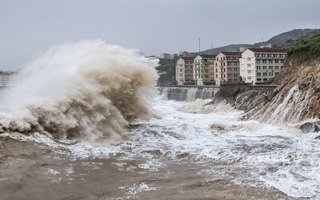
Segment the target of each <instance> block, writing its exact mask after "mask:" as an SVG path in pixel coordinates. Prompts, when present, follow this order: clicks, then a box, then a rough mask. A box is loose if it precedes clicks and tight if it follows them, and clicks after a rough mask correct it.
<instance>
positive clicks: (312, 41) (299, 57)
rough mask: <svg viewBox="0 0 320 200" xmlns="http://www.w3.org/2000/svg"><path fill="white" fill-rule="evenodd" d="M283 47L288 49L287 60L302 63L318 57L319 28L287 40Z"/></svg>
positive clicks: (319, 54)
mask: <svg viewBox="0 0 320 200" xmlns="http://www.w3.org/2000/svg"><path fill="white" fill-rule="evenodd" d="M284 48H286V49H288V60H292V59H294V60H295V62H298V63H302V62H305V61H309V60H313V59H316V58H319V57H320V29H317V30H315V31H312V32H310V33H308V34H307V35H306V36H304V37H302V38H300V39H298V40H293V41H290V42H288V43H287V44H286V45H285V46H284Z"/></svg>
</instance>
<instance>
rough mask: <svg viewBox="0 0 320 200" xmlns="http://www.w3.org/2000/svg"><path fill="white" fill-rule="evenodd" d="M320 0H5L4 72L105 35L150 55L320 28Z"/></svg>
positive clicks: (0, 44) (0, 46) (0, 1)
mask: <svg viewBox="0 0 320 200" xmlns="http://www.w3.org/2000/svg"><path fill="white" fill-rule="evenodd" d="M319 9H320V1H319V0H0V27H1V29H0V70H7V69H15V68H18V67H20V66H21V65H23V64H25V63H27V62H28V61H30V60H31V59H32V58H34V57H36V56H37V55H39V54H40V53H41V52H42V51H44V50H46V49H48V48H49V47H50V46H51V45H56V44H62V43H64V42H66V41H78V40H83V39H85V40H88V39H103V40H104V41H106V43H110V44H118V45H120V46H123V47H127V48H134V49H139V50H140V51H142V52H144V53H145V54H146V55H160V54H161V53H164V52H168V53H178V52H179V51H181V50H186V51H197V50H198V38H201V50H205V49H209V48H211V45H213V46H214V47H219V46H224V45H228V44H234V43H255V42H260V41H261V40H262V38H263V39H264V40H268V39H269V38H271V37H272V36H274V35H277V34H279V33H282V32H285V31H290V30H292V29H297V28H320V11H319Z"/></svg>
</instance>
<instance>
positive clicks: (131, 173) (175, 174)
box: [0, 137, 294, 200]
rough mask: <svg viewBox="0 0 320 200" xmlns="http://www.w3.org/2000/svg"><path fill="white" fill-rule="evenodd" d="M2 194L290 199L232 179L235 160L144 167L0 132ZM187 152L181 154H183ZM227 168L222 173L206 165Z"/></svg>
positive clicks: (74, 199)
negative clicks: (78, 155) (79, 154)
mask: <svg viewBox="0 0 320 200" xmlns="http://www.w3.org/2000/svg"><path fill="white" fill-rule="evenodd" d="M0 145H1V146H0V147H1V149H0V156H1V157H0V171H1V174H0V199H1V200H18V199H21V200H22V199H33V200H36V199H39V200H40V199H56V200H58V199H59V200H62V199H64V200H67V199H68V200H79V199H86V200H95V199H294V198H290V197H288V196H287V195H286V194H284V193H282V192H280V191H279V190H277V189H275V188H272V187H271V188H265V187H263V186H262V184H260V185H259V182H256V183H254V184H252V186H249V185H250V184H244V185H243V186H242V185H241V184H240V185H239V184H235V183H234V182H233V181H234V180H235V179H236V178H238V177H240V176H243V174H242V173H248V172H241V171H238V170H239V168H237V165H236V163H231V164H225V165H223V164H216V165H214V163H207V164H202V165H199V164H195V163H193V162H192V161H188V159H180V160H177V162H175V161H166V160H164V158H163V156H161V155H156V154H157V152H154V154H155V156H157V157H158V159H159V160H162V161H163V162H167V163H166V165H165V167H163V168H161V167H160V168H159V169H156V170H152V169H146V168H144V167H143V163H144V160H141V158H139V157H136V158H135V159H134V160H128V159H127V160H122V159H121V158H120V157H117V156H114V157H110V158H108V159H75V158H73V157H72V156H68V152H67V151H65V150H62V149H60V153H56V152H57V150H56V149H55V150H53V149H50V148H48V147H47V146H45V145H41V144H37V143H34V142H28V141H23V142H22V141H17V140H14V139H11V138H9V137H1V141H0ZM184 156H185V155H181V158H183V157H184ZM212 168H215V169H216V170H219V168H224V169H227V171H228V174H227V176H225V177H221V176H219V175H217V176H215V174H214V173H213V174H212V173H211V174H208V173H206V171H208V170H209V169H212Z"/></svg>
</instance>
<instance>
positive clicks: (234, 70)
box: [214, 52, 241, 85]
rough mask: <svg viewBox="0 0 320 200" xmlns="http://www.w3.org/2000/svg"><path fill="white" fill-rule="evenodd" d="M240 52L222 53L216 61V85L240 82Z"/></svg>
mask: <svg viewBox="0 0 320 200" xmlns="http://www.w3.org/2000/svg"><path fill="white" fill-rule="evenodd" d="M240 58H241V53H240V52H221V53H219V54H218V55H217V56H216V59H215V61H214V72H215V77H214V78H215V82H216V85H221V83H237V82H240V81H241V80H240V61H239V59H240Z"/></svg>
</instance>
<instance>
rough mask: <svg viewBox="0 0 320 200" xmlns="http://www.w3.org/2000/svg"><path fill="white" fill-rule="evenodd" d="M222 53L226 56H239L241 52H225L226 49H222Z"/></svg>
mask: <svg viewBox="0 0 320 200" xmlns="http://www.w3.org/2000/svg"><path fill="white" fill-rule="evenodd" d="M221 53H222V54H224V55H226V56H239V57H240V56H241V52H227V51H222V52H221Z"/></svg>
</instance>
